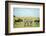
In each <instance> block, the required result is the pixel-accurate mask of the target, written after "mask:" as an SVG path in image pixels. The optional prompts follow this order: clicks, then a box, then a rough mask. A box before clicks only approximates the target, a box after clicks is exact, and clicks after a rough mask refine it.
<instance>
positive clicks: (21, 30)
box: [9, 4, 43, 33]
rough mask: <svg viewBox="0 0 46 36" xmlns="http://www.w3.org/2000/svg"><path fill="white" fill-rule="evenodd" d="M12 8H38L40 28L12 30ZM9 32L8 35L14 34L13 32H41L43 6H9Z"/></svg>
mask: <svg viewBox="0 0 46 36" xmlns="http://www.w3.org/2000/svg"><path fill="white" fill-rule="evenodd" d="M13 7H19V8H40V27H35V28H34V27H31V28H13ZM9 10H10V12H9V13H10V14H9V16H10V28H9V30H10V32H9V33H15V32H32V31H43V23H42V22H43V6H42V5H32V4H31V5H29V4H24V5H23V4H13V5H12V4H11V5H10V9H9Z"/></svg>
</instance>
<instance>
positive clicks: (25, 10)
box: [13, 8, 40, 17]
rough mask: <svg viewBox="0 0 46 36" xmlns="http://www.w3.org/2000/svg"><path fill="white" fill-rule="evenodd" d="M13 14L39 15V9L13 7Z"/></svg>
mask: <svg viewBox="0 0 46 36" xmlns="http://www.w3.org/2000/svg"><path fill="white" fill-rule="evenodd" d="M13 15H14V16H34V17H40V9H39V8H13Z"/></svg>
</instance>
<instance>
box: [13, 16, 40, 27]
mask: <svg viewBox="0 0 46 36" xmlns="http://www.w3.org/2000/svg"><path fill="white" fill-rule="evenodd" d="M13 17H14V19H13V20H14V28H24V27H40V18H39V17H31V16H29V17H16V16H13Z"/></svg>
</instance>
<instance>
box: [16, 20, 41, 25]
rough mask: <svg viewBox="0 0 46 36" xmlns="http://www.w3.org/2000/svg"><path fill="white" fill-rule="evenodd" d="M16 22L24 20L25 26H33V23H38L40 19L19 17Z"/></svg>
mask: <svg viewBox="0 0 46 36" xmlns="http://www.w3.org/2000/svg"><path fill="white" fill-rule="evenodd" d="M15 22H24V26H32V23H34V22H35V23H36V24H38V23H39V22H40V21H39V20H34V21H33V20H22V19H18V20H15Z"/></svg>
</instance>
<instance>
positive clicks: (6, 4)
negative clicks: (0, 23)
mask: <svg viewBox="0 0 46 36" xmlns="http://www.w3.org/2000/svg"><path fill="white" fill-rule="evenodd" d="M9 2H10V3H27V4H42V5H43V31H35V32H21V33H9V32H8V31H9V28H8V27H9V25H8V12H9V11H8V7H9V6H8V3H9ZM44 32H45V3H39V2H22V1H5V35H16V34H32V33H44Z"/></svg>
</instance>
